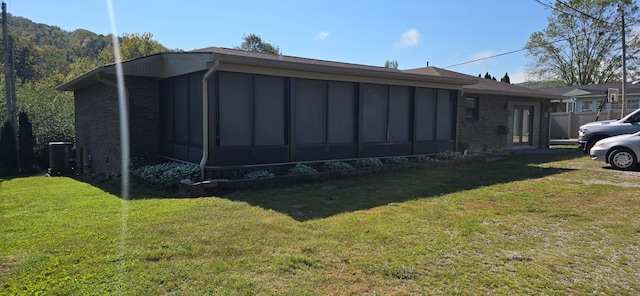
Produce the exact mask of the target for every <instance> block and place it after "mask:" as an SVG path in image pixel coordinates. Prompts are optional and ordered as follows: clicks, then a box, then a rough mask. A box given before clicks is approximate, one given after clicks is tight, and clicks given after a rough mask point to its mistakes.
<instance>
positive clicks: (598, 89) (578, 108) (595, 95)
mask: <svg viewBox="0 0 640 296" xmlns="http://www.w3.org/2000/svg"><path fill="white" fill-rule="evenodd" d="M610 89H611V90H616V91H617V93H618V102H617V103H605V104H604V106H603V108H602V110H604V111H606V110H612V111H618V112H619V111H620V110H621V109H622V101H621V100H620V97H621V95H622V83H620V82H616V83H603V84H589V85H573V86H560V87H551V88H542V89H541V90H544V91H547V92H551V93H554V94H556V95H561V96H564V97H565V99H563V100H562V101H557V102H554V108H553V110H552V111H553V112H597V111H598V109H599V107H600V104H601V103H602V100H603V99H604V98H605V97H606V96H607V93H608V92H609V90H610ZM625 97H626V101H627V102H626V105H625V113H626V114H628V113H629V112H630V111H633V110H636V109H638V108H640V85H637V84H633V83H630V82H627V84H626V85H625Z"/></svg>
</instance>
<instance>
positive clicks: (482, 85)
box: [404, 67, 562, 99]
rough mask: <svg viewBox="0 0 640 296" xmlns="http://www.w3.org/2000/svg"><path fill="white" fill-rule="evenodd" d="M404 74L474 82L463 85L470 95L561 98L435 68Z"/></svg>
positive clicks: (540, 91) (539, 90)
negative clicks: (473, 82)
mask: <svg viewBox="0 0 640 296" xmlns="http://www.w3.org/2000/svg"><path fill="white" fill-rule="evenodd" d="M404 72H409V73H416V74H424V75H435V76H443V77H452V78H453V77H455V78H460V79H471V80H475V81H476V83H475V84H469V85H465V86H464V87H463V88H462V90H463V91H464V92H466V93H472V94H490V95H504V96H519V97H529V98H542V99H561V98H562V97H561V96H560V95H558V94H556V93H552V92H549V91H545V90H541V89H534V88H528V87H523V86H519V85H515V84H510V83H505V82H500V81H496V80H493V79H486V78H480V77H477V76H472V75H467V74H462V73H458V72H453V71H449V70H445V69H441V68H436V67H424V68H417V69H409V70H404Z"/></svg>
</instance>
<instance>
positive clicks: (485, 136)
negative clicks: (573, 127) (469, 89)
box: [458, 93, 549, 152]
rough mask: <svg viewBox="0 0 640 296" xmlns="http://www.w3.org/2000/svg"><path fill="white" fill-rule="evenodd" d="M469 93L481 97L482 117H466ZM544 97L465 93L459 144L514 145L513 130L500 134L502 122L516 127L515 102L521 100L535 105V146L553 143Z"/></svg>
mask: <svg viewBox="0 0 640 296" xmlns="http://www.w3.org/2000/svg"><path fill="white" fill-rule="evenodd" d="M467 97H476V98H479V106H478V108H479V109H478V113H479V114H478V119H465V114H466V112H465V108H466V105H465V102H466V98H467ZM541 101H542V100H540V99H527V98H517V97H504V96H492V95H474V94H469V93H465V94H464V96H463V97H462V99H461V102H460V104H459V106H460V107H459V110H458V111H459V112H460V116H459V118H460V122H459V126H458V141H459V145H458V146H459V148H462V147H464V148H466V149H468V150H469V151H471V152H480V151H483V150H484V149H485V148H489V149H491V150H492V151H499V150H505V149H511V148H513V147H512V146H511V141H510V140H511V139H510V138H509V137H511V136H512V134H511V132H510V133H509V134H508V135H500V134H498V126H507V127H509V129H510V131H511V129H512V125H513V124H512V122H511V121H512V120H513V118H512V117H511V116H512V114H511V112H512V109H513V105H514V102H517V103H518V104H531V105H535V106H536V107H535V108H536V109H535V113H536V114H534V116H536V117H538V119H537V120H535V121H534V133H535V136H534V138H533V139H534V142H533V146H536V147H547V146H548V145H549V140H548V134H549V115H548V114H549V113H548V108H549V103H548V102H541Z"/></svg>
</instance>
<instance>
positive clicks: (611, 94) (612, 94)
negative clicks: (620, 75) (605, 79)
mask: <svg viewBox="0 0 640 296" xmlns="http://www.w3.org/2000/svg"><path fill="white" fill-rule="evenodd" d="M618 93H619V91H618V89H617V88H609V89H608V90H607V102H609V103H612V104H616V103H618Z"/></svg>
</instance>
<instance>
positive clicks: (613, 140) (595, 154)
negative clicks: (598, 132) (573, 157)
mask: <svg viewBox="0 0 640 296" xmlns="http://www.w3.org/2000/svg"><path fill="white" fill-rule="evenodd" d="M589 155H591V159H593V160H597V161H603V162H605V163H608V164H610V165H611V167H613V168H614V169H617V170H632V169H634V168H635V167H636V166H637V165H638V156H640V132H637V133H634V134H626V135H619V136H614V137H609V138H605V139H602V140H600V141H598V142H596V143H595V145H593V148H591V150H590V151H589Z"/></svg>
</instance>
